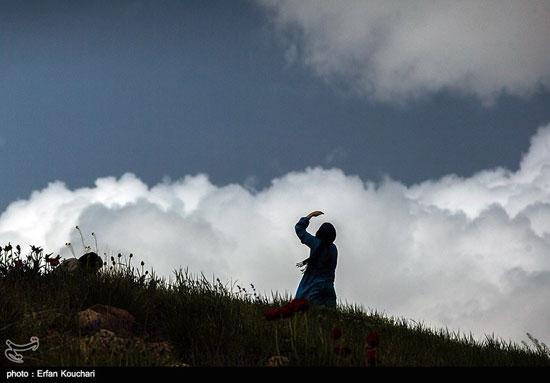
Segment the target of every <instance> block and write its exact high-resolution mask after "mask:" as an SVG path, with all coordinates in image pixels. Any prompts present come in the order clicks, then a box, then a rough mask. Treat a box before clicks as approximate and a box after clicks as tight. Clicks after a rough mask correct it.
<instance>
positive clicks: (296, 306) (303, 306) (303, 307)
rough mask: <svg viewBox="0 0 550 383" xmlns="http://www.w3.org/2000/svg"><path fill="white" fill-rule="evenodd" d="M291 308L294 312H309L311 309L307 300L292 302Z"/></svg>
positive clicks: (298, 299) (297, 299)
mask: <svg viewBox="0 0 550 383" xmlns="http://www.w3.org/2000/svg"><path fill="white" fill-rule="evenodd" d="M290 307H291V308H292V310H293V311H294V312H298V311H307V310H308V309H309V301H308V300H307V299H306V298H296V299H294V300H293V301H292V302H290Z"/></svg>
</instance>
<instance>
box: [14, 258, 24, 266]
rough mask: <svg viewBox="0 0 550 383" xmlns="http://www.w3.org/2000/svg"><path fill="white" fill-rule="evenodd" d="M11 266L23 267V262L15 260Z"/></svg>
mask: <svg viewBox="0 0 550 383" xmlns="http://www.w3.org/2000/svg"><path fill="white" fill-rule="evenodd" d="M13 264H14V265H15V266H23V261H22V260H20V259H16V260H15V261H13Z"/></svg>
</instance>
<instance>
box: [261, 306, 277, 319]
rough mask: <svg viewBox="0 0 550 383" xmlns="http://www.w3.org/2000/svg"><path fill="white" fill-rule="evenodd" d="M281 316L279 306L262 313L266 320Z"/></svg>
mask: <svg viewBox="0 0 550 383" xmlns="http://www.w3.org/2000/svg"><path fill="white" fill-rule="evenodd" d="M280 317H281V309H279V308H272V309H269V310H267V311H266V312H265V313H264V318H265V319H266V320H268V321H272V320H276V319H279V318H280Z"/></svg>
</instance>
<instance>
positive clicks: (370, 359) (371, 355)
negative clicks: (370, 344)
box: [367, 348, 378, 367]
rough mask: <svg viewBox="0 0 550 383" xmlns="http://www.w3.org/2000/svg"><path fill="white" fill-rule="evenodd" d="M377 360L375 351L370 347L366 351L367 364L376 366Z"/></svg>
mask: <svg viewBox="0 0 550 383" xmlns="http://www.w3.org/2000/svg"><path fill="white" fill-rule="evenodd" d="M377 362H378V355H377V354H376V351H375V350H374V349H372V348H371V349H370V350H368V351H367V364H368V365H369V366H372V367H374V366H376V363H377Z"/></svg>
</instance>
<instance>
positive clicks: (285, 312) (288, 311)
mask: <svg viewBox="0 0 550 383" xmlns="http://www.w3.org/2000/svg"><path fill="white" fill-rule="evenodd" d="M281 315H282V317H283V319H284V318H289V317H291V316H293V315H294V310H292V306H290V304H286V305H284V306H283V307H281Z"/></svg>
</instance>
